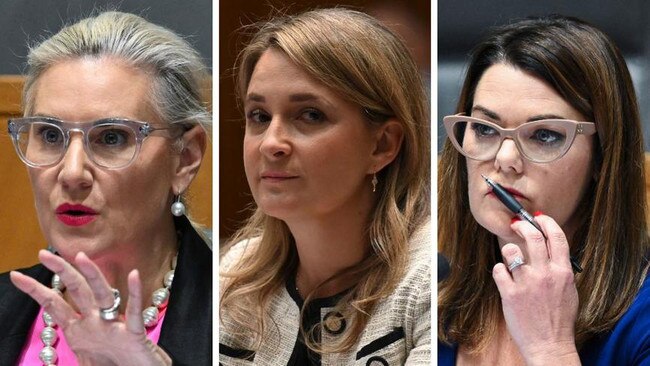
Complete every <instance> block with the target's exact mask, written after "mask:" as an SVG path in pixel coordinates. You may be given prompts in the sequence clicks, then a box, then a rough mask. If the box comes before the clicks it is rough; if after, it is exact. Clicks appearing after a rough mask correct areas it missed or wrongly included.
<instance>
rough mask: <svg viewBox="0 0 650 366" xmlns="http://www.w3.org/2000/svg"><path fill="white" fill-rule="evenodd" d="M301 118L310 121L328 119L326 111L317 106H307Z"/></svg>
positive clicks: (318, 121) (317, 121)
mask: <svg viewBox="0 0 650 366" xmlns="http://www.w3.org/2000/svg"><path fill="white" fill-rule="evenodd" d="M300 119H301V120H303V121H306V122H308V123H321V122H324V121H325V120H326V117H325V113H323V112H321V111H319V110H318V109H316V108H307V109H304V110H302V111H301V112H300Z"/></svg>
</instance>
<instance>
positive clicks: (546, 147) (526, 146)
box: [452, 121, 571, 162]
mask: <svg viewBox="0 0 650 366" xmlns="http://www.w3.org/2000/svg"><path fill="white" fill-rule="evenodd" d="M452 130H453V138H455V139H456V141H457V142H458V144H459V145H460V146H461V147H462V149H463V152H464V153H465V154H466V155H467V156H468V157H471V158H473V159H477V160H489V159H492V158H494V157H495V156H496V154H497V152H498V150H499V148H500V147H501V142H502V140H503V137H502V132H501V131H499V130H498V129H497V128H495V127H494V126H492V125H490V124H486V123H481V122H477V121H457V122H456V123H454V125H453V127H452ZM570 133H571V131H569V129H568V128H567V127H566V125H564V124H561V123H560V124H558V123H554V122H553V121H540V122H532V123H525V124H522V125H521V126H520V127H519V128H517V130H516V134H515V139H516V142H517V145H518V146H519V148H520V149H521V150H522V151H521V152H522V153H523V154H524V155H525V156H526V157H527V158H529V159H531V160H533V161H538V162H545V161H551V160H554V159H556V158H557V157H559V156H560V155H562V154H563V153H564V152H565V151H566V149H567V144H570V143H571V141H570V140H569V138H568V136H569V135H570Z"/></svg>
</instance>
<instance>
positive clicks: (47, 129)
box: [37, 125, 63, 145]
mask: <svg viewBox="0 0 650 366" xmlns="http://www.w3.org/2000/svg"><path fill="white" fill-rule="evenodd" d="M37 135H38V136H40V138H41V141H42V142H44V143H45V144H48V145H57V144H61V143H62V142H63V134H61V131H60V130H59V129H58V128H56V127H53V126H47V125H39V126H38V127H37Z"/></svg>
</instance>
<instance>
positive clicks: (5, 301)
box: [0, 216, 212, 366]
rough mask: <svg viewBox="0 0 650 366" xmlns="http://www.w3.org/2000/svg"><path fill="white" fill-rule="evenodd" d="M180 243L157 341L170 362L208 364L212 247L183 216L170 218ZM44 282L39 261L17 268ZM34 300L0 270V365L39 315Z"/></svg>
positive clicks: (12, 356)
mask: <svg viewBox="0 0 650 366" xmlns="http://www.w3.org/2000/svg"><path fill="white" fill-rule="evenodd" d="M174 223H175V225H176V229H177V230H179V231H180V233H181V245H180V248H179V250H178V261H177V264H176V271H175V273H174V282H173V283H172V288H171V293H170V298H169V304H168V307H167V313H166V314H165V320H164V322H163V324H162V329H161V331H160V339H159V340H158V345H159V346H160V347H161V348H163V349H164V350H165V351H166V352H167V354H168V355H169V356H170V357H171V358H172V360H173V364H174V365H192V366H193V365H212V250H211V249H210V247H208V245H207V244H206V243H205V242H204V241H203V239H202V238H201V237H200V236H199V235H198V233H197V232H196V231H195V230H194V228H193V227H192V225H191V224H190V222H189V220H187V218H186V217H184V216H183V217H180V218H174ZM18 271H20V272H22V273H24V274H26V275H28V276H31V277H33V278H35V279H36V280H37V281H39V282H41V283H43V284H49V282H50V280H51V278H52V272H50V271H49V270H48V269H47V268H45V267H44V266H43V265H41V264H37V265H35V266H33V267H30V268H25V269H20V270H18ZM38 310H39V306H38V303H36V301H34V300H32V299H31V298H30V297H29V296H27V295H26V294H24V293H23V292H21V291H20V290H18V289H17V288H16V287H15V286H14V285H13V284H12V283H11V281H10V280H9V274H8V273H3V274H0V365H15V364H16V362H17V361H18V357H20V353H21V352H22V350H23V347H24V346H25V344H26V342H27V336H28V334H29V329H30V327H31V325H32V323H33V322H34V320H35V318H36V316H37V314H38Z"/></svg>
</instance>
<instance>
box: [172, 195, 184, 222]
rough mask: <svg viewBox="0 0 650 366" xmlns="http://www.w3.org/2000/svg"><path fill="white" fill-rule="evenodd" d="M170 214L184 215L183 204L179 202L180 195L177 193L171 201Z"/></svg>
mask: <svg viewBox="0 0 650 366" xmlns="http://www.w3.org/2000/svg"><path fill="white" fill-rule="evenodd" d="M172 215H174V216H176V217H179V216H183V215H185V205H184V204H183V202H181V195H180V194H179V195H177V196H176V199H175V201H174V203H172Z"/></svg>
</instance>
